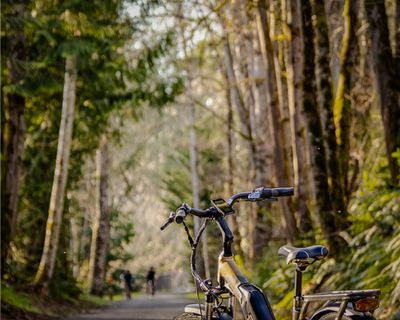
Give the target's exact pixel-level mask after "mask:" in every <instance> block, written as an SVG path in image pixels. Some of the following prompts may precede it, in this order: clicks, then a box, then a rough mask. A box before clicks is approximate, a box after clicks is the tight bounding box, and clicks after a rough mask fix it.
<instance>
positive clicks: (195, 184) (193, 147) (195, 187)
mask: <svg viewBox="0 0 400 320" xmlns="http://www.w3.org/2000/svg"><path fill="white" fill-rule="evenodd" d="M189 112H190V114H189V120H190V172H191V177H192V193H193V205H194V207H195V208H200V187H199V174H198V153H197V134H196V109H195V107H194V104H193V103H192V104H191V105H190V110H189ZM197 223H199V220H198V219H197ZM197 228H199V225H198V226H197ZM197 232H198V230H197V231H196V234H197ZM201 245H202V253H203V260H204V271H205V275H206V278H207V279H211V272H210V260H209V258H208V243H207V230H204V232H203V238H202V241H201Z"/></svg>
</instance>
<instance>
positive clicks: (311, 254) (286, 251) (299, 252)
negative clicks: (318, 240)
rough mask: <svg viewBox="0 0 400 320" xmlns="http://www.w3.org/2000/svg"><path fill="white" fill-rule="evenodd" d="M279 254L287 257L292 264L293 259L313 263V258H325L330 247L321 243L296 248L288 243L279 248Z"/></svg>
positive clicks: (288, 262)
mask: <svg viewBox="0 0 400 320" xmlns="http://www.w3.org/2000/svg"><path fill="white" fill-rule="evenodd" d="M278 254H279V255H280V256H284V257H286V262H287V264H290V263H292V262H293V261H295V262H296V261H301V262H302V263H304V262H309V263H312V262H313V260H321V259H323V258H325V257H326V256H327V255H328V249H326V248H325V247H324V246H320V245H314V246H310V247H306V248H296V247H292V246H288V245H286V246H282V247H280V248H279V250H278Z"/></svg>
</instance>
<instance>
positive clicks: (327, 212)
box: [301, 0, 345, 256]
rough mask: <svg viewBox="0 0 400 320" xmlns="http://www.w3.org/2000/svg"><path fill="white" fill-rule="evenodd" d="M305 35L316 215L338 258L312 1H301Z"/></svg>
mask: <svg viewBox="0 0 400 320" xmlns="http://www.w3.org/2000/svg"><path fill="white" fill-rule="evenodd" d="M301 12H302V21H303V24H302V31H303V37H304V52H303V57H304V70H303V72H304V73H303V74H304V79H305V81H304V83H303V92H304V96H303V111H304V115H305V118H306V122H307V129H308V133H309V136H310V137H309V141H310V156H311V168H312V172H313V180H314V185H315V191H316V194H315V196H316V199H315V200H316V211H317V215H318V218H319V223H320V225H321V229H322V232H323V235H324V238H325V239H326V241H327V244H328V247H329V251H330V253H331V255H333V256H337V255H338V254H339V253H340V252H341V251H342V250H343V248H344V246H345V244H344V243H343V241H341V240H342V239H341V238H340V237H338V235H337V234H336V229H335V216H334V213H333V208H332V199H331V197H330V195H329V191H328V190H329V186H328V170H327V167H326V156H325V147H324V139H323V133H322V125H321V119H320V114H319V110H318V107H317V106H318V104H317V94H316V92H317V90H316V87H317V86H316V78H315V62H314V58H315V53H314V52H315V51H314V43H313V37H314V31H313V27H312V12H311V4H310V0H301Z"/></svg>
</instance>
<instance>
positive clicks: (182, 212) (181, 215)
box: [175, 209, 187, 224]
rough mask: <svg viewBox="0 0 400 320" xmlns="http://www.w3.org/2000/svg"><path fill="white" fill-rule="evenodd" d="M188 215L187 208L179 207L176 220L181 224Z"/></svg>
mask: <svg viewBox="0 0 400 320" xmlns="http://www.w3.org/2000/svg"><path fill="white" fill-rule="evenodd" d="M186 215H187V213H186V211H185V210H183V209H179V210H178V211H177V212H176V214H175V222H176V223H178V224H181V223H182V222H183V220H185V218H186Z"/></svg>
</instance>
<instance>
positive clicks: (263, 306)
mask: <svg viewBox="0 0 400 320" xmlns="http://www.w3.org/2000/svg"><path fill="white" fill-rule="evenodd" d="M293 194H294V189H293V188H262V187H261V188H257V189H255V190H253V191H249V192H241V193H237V194H235V195H233V196H231V197H230V198H229V200H228V201H227V202H226V201H225V200H223V199H216V200H213V201H211V203H212V206H211V207H210V208H208V209H206V210H201V209H195V208H191V207H190V206H189V205H188V204H186V203H184V204H182V205H181V206H180V207H179V208H178V209H177V210H176V211H175V212H171V213H170V215H169V217H168V219H167V221H166V222H165V223H164V224H163V225H162V226H161V230H164V229H165V228H167V226H168V225H169V224H171V223H172V222H175V223H177V224H182V225H183V227H184V229H185V231H186V234H187V237H188V242H189V244H190V246H191V248H192V252H191V256H190V269H191V273H192V275H193V277H194V279H195V283H197V284H198V286H199V287H200V289H201V290H202V291H204V293H205V302H204V304H200V299H199V294H198V288H197V286H196V293H197V299H198V302H199V303H198V304H190V305H187V306H186V307H185V310H184V313H183V314H181V315H179V316H177V317H176V318H175V319H176V320H182V319H186V320H187V319H193V320H194V319H205V320H212V319H224V320H228V319H234V320H237V319H246V320H261V319H265V320H274V319H275V317H274V314H273V311H272V308H271V306H270V304H269V301H268V299H267V297H266V296H265V295H264V293H263V292H262V290H261V289H260V288H258V287H257V286H255V285H254V284H252V283H250V282H249V281H248V280H247V279H246V277H245V276H244V275H243V274H242V273H241V271H240V270H239V267H238V266H237V265H236V263H235V260H234V254H233V251H232V242H233V234H232V232H231V230H230V229H229V227H228V224H227V222H226V220H225V217H227V216H229V215H231V214H234V213H235V211H234V209H233V207H232V206H233V204H234V203H235V202H238V201H249V202H255V201H277V200H278V197H284V196H291V195H293ZM188 214H191V215H194V216H197V217H200V218H203V219H204V223H203V224H202V226H201V228H200V230H199V231H198V234H197V235H196V236H195V238H194V239H193V238H192V236H191V234H190V232H189V228H188V227H187V225H186V224H185V218H186V216H187V215H188ZM210 220H215V222H216V223H217V225H218V226H219V229H220V231H221V234H222V239H223V250H222V253H221V254H220V256H219V259H218V274H217V282H218V285H217V286H213V285H212V282H211V280H210V279H202V278H201V276H200V274H199V273H198V272H197V270H196V249H197V246H198V244H199V240H200V238H201V235H202V233H203V231H204V230H205V228H206V227H207V224H208V222H209V221H210ZM278 254H279V255H281V256H284V257H286V262H287V263H288V264H293V265H294V266H295V274H294V298H293V310H292V319H293V320H341V319H343V320H350V319H353V320H373V319H375V318H374V317H373V313H374V311H375V310H376V309H377V308H378V307H379V297H380V293H381V292H380V290H378V289H373V290H350V291H331V292H323V293H315V294H307V295H303V294H302V273H303V272H304V271H305V270H306V269H307V267H308V266H309V265H311V264H312V263H314V262H315V261H318V260H322V259H324V258H325V257H326V256H327V254H328V250H327V249H326V248H325V247H324V246H322V245H313V246H310V247H305V248H296V247H292V246H288V245H285V246H283V247H281V248H280V249H279V251H278ZM225 300H226V301H225ZM311 302H325V303H324V304H323V306H322V307H320V308H319V309H317V310H316V311H314V312H313V314H312V315H311V317H306V313H307V311H308V307H309V305H310V303H311Z"/></svg>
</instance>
